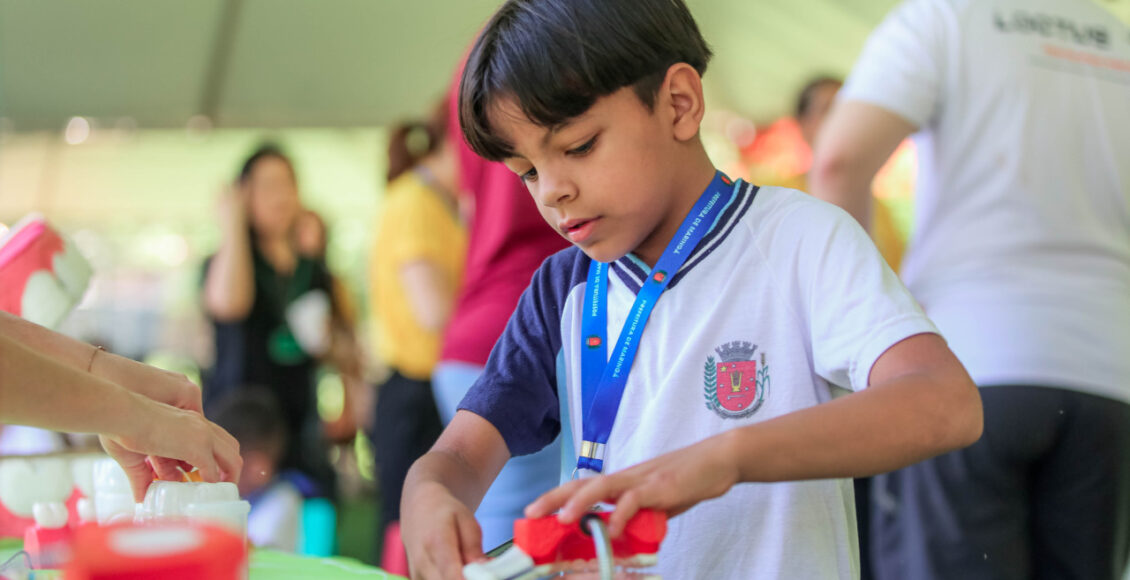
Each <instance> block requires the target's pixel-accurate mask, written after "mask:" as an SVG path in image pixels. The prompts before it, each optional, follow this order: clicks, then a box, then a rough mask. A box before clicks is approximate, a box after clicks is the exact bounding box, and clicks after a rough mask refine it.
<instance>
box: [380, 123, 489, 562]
mask: <svg viewBox="0 0 1130 580" xmlns="http://www.w3.org/2000/svg"><path fill="white" fill-rule="evenodd" d="M446 125H447V118H446V108H445V107H442V106H441V107H439V108H438V109H437V112H436V114H435V115H434V118H433V119H432V120H431V121H430V122H429V123H428V124H418V123H417V124H408V125H404V126H401V127H399V128H398V129H397V130H396V131H395V132H394V133H393V134H392V136H391V138H390V143H389V171H388V187H387V190H386V194H385V200H384V203H383V206H382V208H381V212H380V216H379V218H378V220H377V222H378V223H377V235H376V238H375V240H374V245H373V248H372V252H371V255H370V268H369V273H370V280H369V289H370V299H371V300H370V305H371V306H372V311H373V322H374V329H373V330H374V337H375V340H376V347H377V355H378V357H379V359H380V360H381V361H382V362H383V363H384V364H386V365H387V366H388V367H389V369H390V371H391V376H390V377H389V378H388V380H387V381H386V382H385V383H384V384H382V385H381V386H380V387H379V389H378V391H377V404H376V414H375V417H374V421H373V429H372V433H371V435H372V438H373V446H374V449H375V450H376V455H377V479H378V482H379V483H380V488H381V529H382V530H383V531H384V542H383V546H384V548H383V553H382V558H381V567H382V568H384V569H386V570H388V571H389V572H392V573H395V574H403V575H407V574H408V564H407V557H406V555H405V554H404V546H403V544H401V542H400V527H399V519H400V492H401V488H402V487H403V485H404V477H405V475H406V474H407V473H408V468H409V467H411V465H412V462H414V461H415V460H416V459H417V458H418V457H420V456H421V455H423V454H424V453H425V452H426V451H427V450H428V449H429V448H430V447H431V445H432V443H434V442H435V440H436V438H437V437H438V436H439V433H440V431H442V429H443V426H442V424H441V423H440V419H439V414H438V411H436V405H435V399H434V398H433V396H432V389H431V383H430V377H431V374H432V367H434V366H435V364H436V361H437V360H438V358H439V351H440V345H441V339H442V335H443V328H444V326H445V325H446V323H447V320H448V318H449V317H450V315H451V311H452V309H453V306H454V304H455V294H456V290H457V289H458V288H459V282H460V279H461V277H462V273H463V262H464V259H465V256H466V253H467V233H466V231H465V229H464V226H463V223H462V220H461V219H460V215H459V210H458V198H457V195H456V191H457V189H458V186H457V183H458V177H457V175H458V171H457V166H456V163H457V161H456V156H455V152H454V151H453V148H451V147H448V145H447V143H446V141H445V140H444V135H445V134H446V132H447V128H446Z"/></svg>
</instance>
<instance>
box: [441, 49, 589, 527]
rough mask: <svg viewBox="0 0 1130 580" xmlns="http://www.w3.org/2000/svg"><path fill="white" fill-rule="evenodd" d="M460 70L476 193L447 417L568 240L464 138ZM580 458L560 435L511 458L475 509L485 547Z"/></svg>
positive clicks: (465, 164)
mask: <svg viewBox="0 0 1130 580" xmlns="http://www.w3.org/2000/svg"><path fill="white" fill-rule="evenodd" d="M459 72H460V73H462V67H460V71H459ZM459 78H461V74H460V75H457V76H456V82H455V88H454V89H453V90H452V91H451V95H450V96H449V102H448V106H449V109H448V115H449V118H450V119H451V122H450V123H448V129H447V134H448V139H449V140H450V141H451V143H452V144H453V145H454V146H455V149H456V151H457V156H458V167H459V184H460V187H461V189H462V190H463V191H466V192H468V194H469V195H470V197H471V200H472V201H471V205H472V208H473V209H472V212H471V220H470V229H469V231H470V237H469V239H468V249H467V266H466V270H465V272H464V275H463V285H462V286H461V287H460V288H459V294H458V298H457V300H456V303H455V312H454V313H453V314H452V318H451V322H450V324H449V325H448V327H447V331H446V332H445V333H444V337H443V350H442V351H441V353H440V362H439V364H438V365H437V366H436V370H435V373H434V374H433V375H432V381H433V389H434V391H435V395H436V403H437V405H438V406H439V412H440V417H441V418H442V419H443V423H444V424H445V425H446V424H447V423H449V422H450V421H451V418H452V417H453V416H454V415H455V411H456V409H457V408H458V406H459V402H460V401H461V400H462V399H463V396H464V395H466V394H467V391H468V390H469V389H470V388H471V385H473V384H474V383H475V381H476V380H477V379H478V377H479V375H480V374H482V372H483V367H484V366H485V365H486V362H487V358H488V357H489V356H490V351H491V349H492V348H494V343H495V342H498V338H499V337H500V336H501V335H502V330H503V328H505V327H506V322H507V321H508V320H509V319H510V315H511V314H512V313H513V312H514V308H515V307H516V306H517V305H518V298H519V297H520V296H521V294H522V291H523V290H525V288H526V286H527V285H528V284H529V282H530V278H532V277H533V274H534V271H535V270H537V268H538V266H540V265H541V263H542V261H544V260H545V259H546V258H547V257H549V256H550V255H552V254H553V253H555V252H557V251H558V250H561V249H564V248H565V247H566V246H568V245H569V243H568V242H567V241H566V240H565V239H564V238H562V237H561V236H560V235H558V233H557V232H556V231H554V230H553V229H552V228H551V227H549V226H548V225H547V224H546V223H545V220H544V219H542V217H541V214H539V213H538V209H537V206H536V205H535V202H534V201H533V200H532V199H531V198H530V193H529V191H527V190H526V186H525V185H523V184H522V182H521V181H520V180H519V179H518V176H516V175H514V173H513V172H512V171H510V170H509V169H507V168H506V166H505V165H503V164H501V163H495V162H489V161H486V160H485V159H483V158H481V157H479V156H478V155H475V153H474V152H473V151H471V148H470V147H469V146H468V145H467V143H466V141H464V140H463V131H462V129H460V127H459V123H458V119H459V110H458V107H459V99H458V96H459V94H458V93H459V90H458V89H459V82H458V80H459ZM575 460H576V458H575V457H569V458H562V457H561V444H560V439H558V441H557V442H555V443H554V444H553V445H549V446H547V447H546V448H545V449H542V450H541V451H539V452H537V453H534V454H532V455H524V456H521V457H515V458H512V459H511V460H510V461H509V462H507V464H506V467H504V468H503V470H502V472H501V473H500V474H499V475H498V477H497V478H496V479H495V481H494V484H493V485H492V486H491V488H490V490H489V491H488V492H487V494H486V496H484V497H483V501H482V502H481V503H480V504H479V509H478V510H477V511H476V512H475V517H476V518H477V519H478V521H479V525H480V526H482V531H483V547H484V549H490V548H494V547H496V546H498V545H499V544H501V543H503V542H505V541H506V540H508V539H510V538H511V537H513V535H514V520H515V519H518V518H521V517H522V510H524V509H525V507H526V505H527V504H529V503H530V502H532V501H533V500H535V499H537V497H538V496H539V495H541V494H542V493H543V492H545V491H548V490H549V489H551V488H552V487H554V486H556V485H557V483H558V480H559V478H560V474H561V470H562V465H563V464H565V463H568V464H569V467H568V469H569V470H570V471H571V470H572V462H574V461H575Z"/></svg>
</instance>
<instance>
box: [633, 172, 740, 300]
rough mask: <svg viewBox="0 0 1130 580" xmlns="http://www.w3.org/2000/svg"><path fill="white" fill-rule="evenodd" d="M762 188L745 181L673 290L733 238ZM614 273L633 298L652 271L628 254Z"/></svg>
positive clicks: (699, 246) (676, 279)
mask: <svg viewBox="0 0 1130 580" xmlns="http://www.w3.org/2000/svg"><path fill="white" fill-rule="evenodd" d="M757 192H758V187H757V186H756V185H753V184H751V183H748V182H746V181H744V180H743V181H741V188H740V189H739V190H738V195H736V196H734V199H733V200H732V201H731V202H730V204H729V206H728V207H726V209H724V210H722V215H721V216H719V217H718V221H716V222H715V223H714V225H712V226H711V228H710V231H709V232H708V233H707V234H706V236H705V237H703V238H702V241H701V242H699V244H698V246H697V247H696V248H695V250H694V252H691V255H690V257H689V258H687V261H686V263H685V264H683V267H682V268H679V271H678V273H676V274H675V277H674V278H672V279H671V283H670V284H668V286H667V288H668V290H670V289H671V288H674V287H675V285H677V284H678V283H679V281H680V280H682V279H683V276H686V274H687V272H690V271H691V269H692V268H694V267H695V266H697V265H698V264H699V263H701V262H702V261H703V260H705V259H706V257H707V256H709V255H710V254H711V253H712V252H714V250H715V249H716V248H717V247H718V246H721V245H722V243H723V242H724V241H725V240H726V238H727V237H729V235H730V232H732V231H734V228H735V227H737V225H738V223H739V222H740V221H741V219H742V216H744V215H745V214H746V212H747V211H749V208H750V206H751V205H753V199H754V198H755V197H757ZM612 271H613V272H615V273H616V275H617V276H618V277H619V278H620V281H621V282H623V283H624V285H625V286H627V287H628V289H629V290H631V291H632V294H638V293H639V291H640V288H641V287H642V286H643V282H644V280H647V276H648V274H649V273H650V271H651V269H650V268H648V266H647V264H645V263H644V262H643V260H640V259H639V258H637V257H636V256H635V255H634V254H628V255H626V256H624V257H623V258H620V259H619V260H616V261H615V262H613V263H612Z"/></svg>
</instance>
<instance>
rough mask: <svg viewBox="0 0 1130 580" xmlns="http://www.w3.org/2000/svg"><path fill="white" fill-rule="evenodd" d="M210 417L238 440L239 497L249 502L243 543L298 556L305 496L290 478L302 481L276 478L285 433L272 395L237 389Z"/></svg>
mask: <svg viewBox="0 0 1130 580" xmlns="http://www.w3.org/2000/svg"><path fill="white" fill-rule="evenodd" d="M212 418H213V419H214V420H215V421H216V424H217V425H219V426H221V427H223V428H224V429H226V430H227V431H228V432H229V433H231V434H232V436H233V437H235V439H236V440H237V441H239V451H240V455H241V456H242V457H243V472H242V473H241V476H240V478H239V495H240V497H242V498H244V499H246V500H247V501H249V502H251V513H250V515H248V517H247V538H248V539H249V540H251V542H252V543H253V544H255V545H256V546H258V547H260V548H271V549H274V550H281V551H284V552H296V551H298V549H299V545H298V544H299V537H300V532H301V529H302V528H301V526H302V502H303V496H302V493H301V491H300V490H299V488H298V487H297V486H296V485H295V483H294V482H293V481H292V479H293V478H294V477H296V476H297V477H299V478H302V477H304V476H301V475H299V474H298V472H297V471H287V472H285V473H279V462H280V461H281V460H282V456H283V452H284V451H285V450H286V439H287V434H286V431H287V429H286V422H285V420H284V419H283V414H282V409H281V407H280V406H279V403H278V401H277V400H276V399H275V396H274V394H273V393H271V392H270V391H268V390H267V389H264V388H255V387H253V388H243V389H237V390H235V391H232V392H231V393H228V394H227V395H225V396H224V397H223V398H222V399H220V400H219V401H218V402H217V403H216V409H215V411H214V413H213V416H212ZM298 481H299V483H303V481H302V480H301V479H300V480H298ZM307 485H309V484H307Z"/></svg>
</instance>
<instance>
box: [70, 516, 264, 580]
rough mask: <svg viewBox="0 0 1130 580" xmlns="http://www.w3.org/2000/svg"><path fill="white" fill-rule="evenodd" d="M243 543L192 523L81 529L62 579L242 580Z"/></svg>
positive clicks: (218, 529)
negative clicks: (203, 579) (204, 579)
mask: <svg viewBox="0 0 1130 580" xmlns="http://www.w3.org/2000/svg"><path fill="white" fill-rule="evenodd" d="M246 573H247V549H246V544H245V543H244V542H243V541H242V540H241V539H240V538H239V537H238V536H237V535H235V534H233V533H231V532H230V531H228V530H226V529H224V528H221V527H216V526H210V525H205V524H199V523H192V522H185V521H180V522H163V523H159V524H149V525H146V524H134V523H122V524H113V525H109V526H83V527H82V528H80V529H79V530H78V532H77V533H76V536H75V543H74V556H73V557H72V558H71V562H70V564H69V565H68V566H67V567H66V569H65V573H64V577H65V578H67V580H197V579H200V578H207V579H209V580H241V579H242V578H245V577H246Z"/></svg>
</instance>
